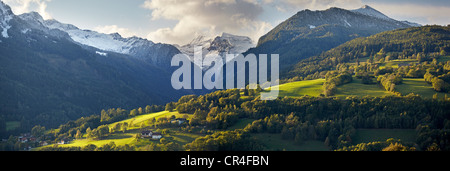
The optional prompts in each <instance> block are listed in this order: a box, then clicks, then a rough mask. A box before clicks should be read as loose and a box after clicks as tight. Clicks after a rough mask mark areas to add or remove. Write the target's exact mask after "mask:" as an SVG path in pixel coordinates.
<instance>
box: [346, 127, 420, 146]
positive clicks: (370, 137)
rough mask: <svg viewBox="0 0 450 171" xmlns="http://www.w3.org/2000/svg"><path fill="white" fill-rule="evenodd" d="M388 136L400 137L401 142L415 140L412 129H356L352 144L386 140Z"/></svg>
mask: <svg viewBox="0 0 450 171" xmlns="http://www.w3.org/2000/svg"><path fill="white" fill-rule="evenodd" d="M389 138H394V139H400V140H402V141H403V142H416V130H414V129H357V130H356V132H355V136H354V137H353V144H360V143H369V142H374V141H386V140H387V139H389Z"/></svg>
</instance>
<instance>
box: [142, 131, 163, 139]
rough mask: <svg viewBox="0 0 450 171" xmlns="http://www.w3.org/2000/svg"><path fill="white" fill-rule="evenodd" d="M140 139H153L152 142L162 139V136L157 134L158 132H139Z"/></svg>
mask: <svg viewBox="0 0 450 171" xmlns="http://www.w3.org/2000/svg"><path fill="white" fill-rule="evenodd" d="M141 137H142V138H151V139H154V140H159V139H161V138H162V134H161V133H159V132H153V131H148V130H145V131H142V132H141Z"/></svg>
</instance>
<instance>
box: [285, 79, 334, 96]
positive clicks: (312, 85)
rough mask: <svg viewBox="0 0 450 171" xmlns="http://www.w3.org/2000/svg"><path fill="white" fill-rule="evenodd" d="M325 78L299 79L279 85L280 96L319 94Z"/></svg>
mask: <svg viewBox="0 0 450 171" xmlns="http://www.w3.org/2000/svg"><path fill="white" fill-rule="evenodd" d="M324 82H325V79H317V80H306V81H297V82H292V83H286V84H282V85H279V86H278V88H279V91H280V94H279V97H285V96H288V97H301V96H305V95H308V96H319V95H320V94H321V93H322V85H323V83H324Z"/></svg>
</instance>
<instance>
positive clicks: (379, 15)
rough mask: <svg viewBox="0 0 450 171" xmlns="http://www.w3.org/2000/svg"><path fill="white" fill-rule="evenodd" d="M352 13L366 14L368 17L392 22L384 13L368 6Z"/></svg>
mask: <svg viewBox="0 0 450 171" xmlns="http://www.w3.org/2000/svg"><path fill="white" fill-rule="evenodd" d="M351 11H352V12H356V13H360V14H364V15H368V16H372V17H376V18H379V19H383V20H392V19H391V18H389V17H388V16H386V15H384V14H383V13H381V12H380V11H378V10H376V9H374V8H372V7H370V6H368V5H364V6H362V7H361V8H359V9H355V10H351Z"/></svg>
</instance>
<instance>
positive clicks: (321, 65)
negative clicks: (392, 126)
mask: <svg viewBox="0 0 450 171" xmlns="http://www.w3.org/2000/svg"><path fill="white" fill-rule="evenodd" d="M448 52H450V27H448V26H447V27H443V26H424V27H414V28H407V29H399V30H394V31H387V32H383V33H380V34H376V35H373V36H369V37H365V38H357V39H354V40H351V41H349V42H347V43H344V44H342V45H340V46H338V47H336V48H334V49H332V50H330V51H327V52H324V53H322V54H321V55H318V56H315V57H311V58H309V59H305V60H303V61H301V62H299V63H298V64H297V65H296V66H295V67H294V69H292V70H291V71H290V72H289V74H287V75H285V76H284V77H285V78H294V77H297V78H300V77H301V78H308V79H313V78H319V77H323V76H324V75H325V74H326V71H330V70H334V69H336V68H337V66H338V65H339V64H344V63H349V62H366V61H368V62H369V63H377V62H379V61H380V60H381V59H383V61H390V60H396V59H408V58H410V59H411V58H414V59H417V56H418V55H419V58H421V59H420V61H424V60H426V57H428V60H430V57H431V56H433V55H435V54H439V55H441V56H445V55H447V53H448ZM434 57H436V56H434ZM430 61H432V59H431V60H430Z"/></svg>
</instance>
